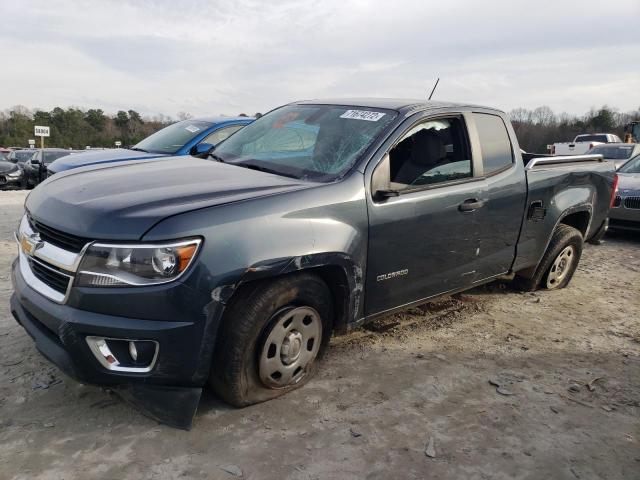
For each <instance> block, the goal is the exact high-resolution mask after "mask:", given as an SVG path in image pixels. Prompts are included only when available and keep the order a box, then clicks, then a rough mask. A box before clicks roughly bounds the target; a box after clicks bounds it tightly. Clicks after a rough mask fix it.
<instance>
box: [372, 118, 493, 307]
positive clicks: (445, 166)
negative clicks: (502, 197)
mask: <svg viewBox="0 0 640 480" xmlns="http://www.w3.org/2000/svg"><path fill="white" fill-rule="evenodd" d="M476 162H477V160H476ZM476 170H479V171H481V169H476V168H474V159H473V155H472V149H471V142H470V140H469V136H468V133H467V128H466V125H465V121H464V117H463V116H462V115H451V116H441V117H436V118H433V117H431V118H426V119H423V120H420V121H418V122H416V123H413V124H411V125H410V126H408V128H406V129H405V130H404V132H403V133H402V134H401V135H399V136H398V138H397V140H396V141H395V142H394V143H393V146H392V147H391V148H390V149H389V150H388V152H387V154H386V155H385V156H384V157H383V159H382V160H381V162H380V163H379V164H378V165H377V167H376V169H375V170H374V172H373V174H372V177H371V178H372V182H371V183H372V187H371V188H372V195H371V197H370V200H369V205H368V209H369V249H368V268H367V278H366V298H365V311H366V315H372V314H376V313H380V312H384V311H386V310H391V309H393V308H395V307H399V306H403V305H406V304H410V303H412V302H416V301H419V300H422V299H425V298H428V297H432V296H435V295H437V294H440V293H445V292H449V291H452V290H456V289H460V288H462V287H465V286H469V285H471V284H473V282H474V280H476V279H477V273H476V263H477V257H478V254H479V240H480V237H479V231H478V213H477V212H478V210H479V209H481V208H482V206H483V205H484V202H486V200H487V189H486V186H485V183H484V182H483V180H482V178H481V177H480V176H476V175H475V173H476ZM385 183H386V185H388V187H387V191H382V192H380V191H378V190H377V188H378V185H380V184H383V185H384V184H385ZM374 189H376V191H374ZM376 192H377V193H376Z"/></svg>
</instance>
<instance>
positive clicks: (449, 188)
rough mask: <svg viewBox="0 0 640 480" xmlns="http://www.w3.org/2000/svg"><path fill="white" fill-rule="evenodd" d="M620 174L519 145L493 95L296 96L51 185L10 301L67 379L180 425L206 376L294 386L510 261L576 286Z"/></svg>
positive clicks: (219, 387) (231, 389) (233, 399)
mask: <svg viewBox="0 0 640 480" xmlns="http://www.w3.org/2000/svg"><path fill="white" fill-rule="evenodd" d="M615 179H616V176H615V173H614V170H613V166H612V165H611V164H610V163H605V162H602V158H601V156H597V155H595V156H578V157H569V158H562V157H540V158H535V157H533V156H531V155H528V154H523V153H522V152H521V150H520V148H519V146H518V141H517V139H516V136H515V134H514V131H513V129H512V127H511V124H510V123H509V121H508V119H507V118H506V116H505V114H504V113H503V112H500V111H498V110H495V109H491V108H486V107H479V106H472V105H458V104H451V103H439V102H425V101H421V100H392V99H349V100H327V101H304V102H297V103H292V104H289V105H285V106H283V107H280V108H277V109H275V110H273V111H271V112H270V113H268V114H267V115H265V116H263V117H262V118H260V119H258V120H256V121H255V122H253V123H252V124H250V125H248V126H247V127H245V128H244V129H242V130H240V131H239V132H237V133H236V134H235V135H233V136H232V137H230V138H229V139H228V140H227V141H225V142H223V143H221V144H220V145H219V146H218V147H216V148H215V150H213V151H212V152H210V155H209V157H208V159H199V158H192V157H181V158H178V159H175V158H174V159H168V160H161V161H155V162H152V163H151V162H150V163H141V162H139V161H138V162H134V163H131V164H127V163H125V164H121V165H119V166H109V165H107V166H96V167H85V168H80V169H75V170H72V171H68V172H63V173H61V174H58V175H56V176H54V177H52V178H49V179H47V180H46V181H45V182H44V183H43V184H42V185H40V186H39V187H37V188H36V189H35V190H34V191H33V192H32V193H31V194H30V195H29V197H28V198H27V201H26V204H25V207H26V212H25V215H24V217H23V218H22V221H21V223H20V226H19V229H18V231H17V232H16V239H17V242H18V246H19V248H18V250H19V255H18V258H17V259H16V261H15V262H14V264H13V270H12V272H13V273H12V279H13V285H14V290H15V292H14V294H13V296H12V298H11V311H12V312H13V315H14V316H15V318H16V319H17V321H18V322H19V323H20V324H21V325H22V326H23V327H24V328H25V329H26V330H27V332H28V333H29V334H30V335H31V336H32V337H33V338H34V339H35V342H36V345H37V348H38V349H39V350H40V351H41V352H42V353H43V354H44V355H45V356H46V357H47V358H49V359H50V360H51V361H53V362H54V363H55V364H56V365H58V366H59V367H60V368H61V369H62V370H63V371H65V372H67V373H68V374H69V375H71V376H73V377H75V378H77V379H79V380H80V381H83V382H88V383H94V384H99V385H109V386H111V388H113V389H115V390H116V391H117V392H120V394H121V395H122V396H123V397H124V398H126V399H128V400H130V401H132V402H133V403H135V404H136V405H138V406H140V407H141V408H142V409H143V411H144V412H146V413H147V414H148V415H151V416H153V417H155V418H157V419H159V420H161V421H163V422H166V423H169V424H171V425H174V426H178V427H183V428H189V427H190V425H191V422H192V420H193V417H194V414H195V412H196V408H197V405H198V402H199V399H200V395H201V392H202V389H203V387H205V385H207V384H209V385H211V386H212V388H213V389H214V390H215V392H217V394H218V395H219V396H220V397H222V398H223V399H224V400H226V401H227V402H229V403H231V404H232V405H235V406H245V405H250V404H253V403H256V402H261V401H264V400H268V399H271V398H274V397H277V396H279V395H282V394H284V393H286V392H289V391H291V390H292V389H295V388H298V387H300V386H301V385H303V384H304V383H305V382H306V381H307V380H309V378H311V377H312V375H313V373H314V372H315V371H316V368H317V365H318V361H319V359H320V358H321V357H322V355H323V353H324V352H325V350H326V349H327V345H328V343H329V338H330V337H331V335H332V333H335V332H344V331H346V330H348V329H350V328H353V327H356V326H358V325H361V324H362V323H363V322H366V321H368V320H371V319H374V318H376V317H379V316H381V315H388V314H389V313H391V312H395V311H397V310H399V309H403V308H407V307H410V306H413V305H417V304H420V303H423V302H426V301H428V300H430V299H433V298H434V297H436V296H440V295H443V294H451V293H454V292H460V291H462V290H465V289H469V288H473V287H475V286H478V285H481V284H483V283H487V282H490V281H492V280H494V279H498V278H505V276H507V278H513V279H514V281H515V283H516V284H517V286H518V287H519V288H524V289H527V290H532V289H536V288H546V289H558V288H563V287H565V286H566V285H567V284H568V283H569V281H570V280H571V277H572V275H573V273H574V271H575V269H576V267H577V266H578V261H579V259H580V254H581V252H582V246H583V242H584V241H587V240H589V239H592V238H594V237H598V236H600V235H601V234H602V232H603V231H604V230H605V229H606V218H607V214H608V212H609V208H610V205H611V200H612V198H614V190H615Z"/></svg>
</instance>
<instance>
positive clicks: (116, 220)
mask: <svg viewBox="0 0 640 480" xmlns="http://www.w3.org/2000/svg"><path fill="white" fill-rule="evenodd" d="M313 185H315V184H313V183H310V182H305V181H302V180H295V179H291V178H286V177H280V176H277V175H272V174H269V173H264V172H258V171H255V170H250V169H247V168H242V167H238V166H234V165H228V164H223V163H218V162H214V161H212V160H202V159H198V158H194V157H191V156H184V157H174V158H171V159H167V160H163V161H160V162H146V163H139V162H128V163H125V164H118V165H117V166H116V165H113V166H101V167H93V168H82V169H78V170H71V171H68V172H64V173H61V174H59V175H55V176H53V177H50V178H48V179H47V180H46V181H45V182H43V183H42V184H41V185H39V186H38V187H37V188H36V189H35V190H33V191H32V192H31V194H30V195H29V196H28V197H27V200H26V202H25V206H26V208H27V210H28V211H29V212H30V214H31V215H32V216H33V217H34V218H35V219H36V220H38V221H40V222H42V223H43V224H45V225H47V226H50V227H53V228H56V229H58V230H61V231H63V232H67V233H71V234H74V235H78V236H81V237H87V238H94V239H102V240H109V239H113V240H137V239H140V238H141V237H142V236H143V235H144V233H145V232H146V231H147V230H149V229H150V228H151V227H152V226H153V225H155V224H156V223H157V222H159V221H160V220H162V219H164V218H166V217H169V216H172V215H176V214H180V213H185V212H188V211H190V210H196V209H201V208H206V207H212V206H216V205H222V204H225V203H231V202H237V201H240V200H247V199H252V198H257V197H260V196H265V195H270V194H274V193H282V192H287V191H291V190H297V189H301V188H308V187H310V186H313ZM176 235H177V236H179V235H180V232H176Z"/></svg>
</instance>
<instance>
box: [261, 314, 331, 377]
mask: <svg viewBox="0 0 640 480" xmlns="http://www.w3.org/2000/svg"><path fill="white" fill-rule="evenodd" d="M272 323H273V326H272V327H271V330H270V331H269V334H268V335H267V337H266V338H265V340H264V343H263V344H262V348H261V351H260V359H259V362H258V373H259V376H260V380H261V381H262V383H263V384H265V385H266V386H268V387H270V388H286V387H288V386H290V385H295V384H296V383H298V382H299V381H300V380H302V379H303V378H304V376H305V375H306V373H307V371H308V368H309V366H310V365H311V364H312V363H313V361H314V360H315V358H316V356H317V355H318V351H319V350H320V343H321V342H322V321H321V320H320V314H319V313H318V312H317V311H316V310H314V309H313V308H311V307H298V308H293V309H291V310H287V311H286V312H283V313H281V314H279V315H278V316H277V317H276V319H275V321H274V322H272Z"/></svg>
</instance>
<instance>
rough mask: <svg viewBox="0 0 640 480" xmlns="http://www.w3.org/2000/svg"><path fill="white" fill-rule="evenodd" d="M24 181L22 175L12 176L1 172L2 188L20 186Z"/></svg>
mask: <svg viewBox="0 0 640 480" xmlns="http://www.w3.org/2000/svg"><path fill="white" fill-rule="evenodd" d="M21 181H22V175H19V176H17V177H10V176H9V175H7V174H5V173H0V188H7V187H19V186H20V183H21Z"/></svg>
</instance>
